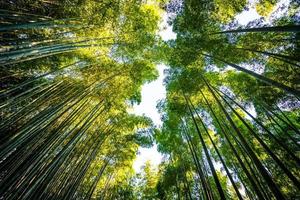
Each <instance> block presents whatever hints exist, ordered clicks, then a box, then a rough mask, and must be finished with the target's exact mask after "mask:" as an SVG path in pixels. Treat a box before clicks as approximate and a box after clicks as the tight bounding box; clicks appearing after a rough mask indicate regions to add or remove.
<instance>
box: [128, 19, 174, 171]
mask: <svg viewBox="0 0 300 200" xmlns="http://www.w3.org/2000/svg"><path fill="white" fill-rule="evenodd" d="M158 34H159V35H160V36H161V37H162V39H163V40H165V41H166V40H171V39H176V34H175V33H174V32H173V31H172V27H170V26H168V24H167V15H166V14H164V16H163V20H162V23H161V24H160V31H159V33H158ZM156 67H157V70H158V72H159V77H158V79H157V80H155V81H153V82H151V83H147V84H145V85H143V87H142V101H141V103H140V104H139V105H135V106H134V107H133V113H134V114H137V115H143V114H145V115H146V116H147V117H150V118H151V119H152V121H153V123H154V124H155V125H156V126H158V127H159V126H161V125H162V121H161V119H160V114H159V113H158V111H157V109H156V105H157V102H158V101H159V100H161V99H165V98H166V88H165V86H164V85H163V80H164V70H165V69H166V68H167V66H166V65H164V64H160V65H157V66H156ZM162 157H163V156H162V154H160V153H159V152H158V151H157V146H156V145H154V146H153V147H151V148H142V147H140V148H139V154H138V155H137V158H136V160H135V161H134V163H133V169H134V170H135V171H136V172H140V170H141V167H142V166H143V165H144V164H145V162H146V161H148V160H149V161H150V163H151V164H152V165H153V167H155V168H156V167H157V166H158V165H159V164H160V162H161V160H162Z"/></svg>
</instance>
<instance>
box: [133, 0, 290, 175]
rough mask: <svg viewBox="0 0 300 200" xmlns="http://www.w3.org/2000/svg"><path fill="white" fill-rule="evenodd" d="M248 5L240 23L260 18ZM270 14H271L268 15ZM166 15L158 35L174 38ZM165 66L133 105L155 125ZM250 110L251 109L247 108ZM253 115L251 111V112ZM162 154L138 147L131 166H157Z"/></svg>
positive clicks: (137, 168)
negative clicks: (147, 164)
mask: <svg viewBox="0 0 300 200" xmlns="http://www.w3.org/2000/svg"><path fill="white" fill-rule="evenodd" d="M248 2H249V4H250V6H249V10H248V11H246V10H245V11H243V12H241V13H240V14H238V15H237V16H236V17H235V20H236V21H237V22H238V23H239V24H240V25H247V24H248V23H249V22H250V21H253V20H256V19H259V18H261V16H260V15H259V14H258V13H257V12H256V10H255V3H256V2H257V0H248ZM288 3H289V0H281V1H279V2H278V3H277V5H276V6H275V8H274V10H276V9H277V8H278V7H279V6H281V5H288ZM270 16H272V14H271V15H270ZM167 17H168V16H167V15H166V13H165V14H164V16H163V20H162V23H161V24H160V31H159V35H160V36H161V37H162V39H163V40H165V41H166V40H170V39H176V34H175V33H174V32H173V31H172V27H170V26H168V24H167ZM265 21H266V22H269V17H268V18H267V19H265ZM166 68H167V66H165V65H163V64H160V65H157V69H158V71H159V78H158V79H157V80H155V81H153V82H151V83H147V84H145V85H144V86H143V87H142V101H141V103H140V104H139V105H135V106H134V107H133V113H134V114H137V115H143V114H145V115H146V116H148V117H150V118H151V119H152V120H153V122H154V124H155V125H157V126H161V125H162V121H161V119H160V115H159V113H158V111H157V109H156V105H157V102H158V100H160V99H165V97H166V89H165V86H164V85H163V79H164V74H163V71H164V69H166ZM249 111H250V112H251V109H250V110H249ZM251 113H252V114H253V115H255V113H253V111H252V112H251ZM162 157H163V156H162V154H160V153H159V152H158V151H157V146H156V145H154V146H153V147H151V148H141V147H140V148H139V154H138V155H137V158H136V160H135V161H134V164H133V168H134V170H135V171H136V172H140V170H141V167H142V166H143V165H144V164H145V162H146V161H148V160H149V161H150V162H151V164H152V165H153V166H154V167H157V166H158V165H159V164H160V162H161V160H162Z"/></svg>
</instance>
